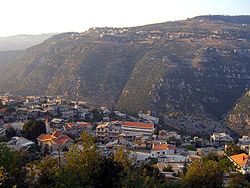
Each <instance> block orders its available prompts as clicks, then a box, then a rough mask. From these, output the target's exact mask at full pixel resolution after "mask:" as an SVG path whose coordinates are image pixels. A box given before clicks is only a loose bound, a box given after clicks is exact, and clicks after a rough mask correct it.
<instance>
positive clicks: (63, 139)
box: [52, 135, 72, 146]
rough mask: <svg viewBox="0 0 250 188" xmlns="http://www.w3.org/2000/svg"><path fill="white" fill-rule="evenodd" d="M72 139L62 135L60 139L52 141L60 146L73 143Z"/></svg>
mask: <svg viewBox="0 0 250 188" xmlns="http://www.w3.org/2000/svg"><path fill="white" fill-rule="evenodd" d="M71 140H72V139H71V138H70V137H68V136H67V135H62V136H61V137H60V138H53V139H52V141H53V142H54V143H55V144H56V145H59V146H62V145H64V144H65V143H66V142H68V141H71Z"/></svg>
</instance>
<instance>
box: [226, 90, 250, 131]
mask: <svg viewBox="0 0 250 188" xmlns="http://www.w3.org/2000/svg"><path fill="white" fill-rule="evenodd" d="M226 122H227V124H228V125H229V127H231V128H232V129H233V130H235V131H236V132H237V133H239V134H241V135H248V136H250V91H248V92H246V94H245V95H244V96H243V97H241V98H240V99H239V101H238V102H237V103H236V105H235V106H234V107H233V109H232V111H231V112H230V113H229V114H228V116H227V117H226Z"/></svg>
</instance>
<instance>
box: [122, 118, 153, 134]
mask: <svg viewBox="0 0 250 188" xmlns="http://www.w3.org/2000/svg"><path fill="white" fill-rule="evenodd" d="M154 130H155V128H154V124H151V123H142V122H128V121H127V122H123V123H122V132H123V133H125V134H130V135H135V136H150V137H151V136H152V135H153V133H154Z"/></svg>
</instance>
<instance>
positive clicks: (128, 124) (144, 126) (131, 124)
mask: <svg viewBox="0 0 250 188" xmlns="http://www.w3.org/2000/svg"><path fill="white" fill-rule="evenodd" d="M122 125H123V126H125V127H135V128H142V129H153V128H154V124H151V123H142V122H129V121H125V122H124V123H123V124H122Z"/></svg>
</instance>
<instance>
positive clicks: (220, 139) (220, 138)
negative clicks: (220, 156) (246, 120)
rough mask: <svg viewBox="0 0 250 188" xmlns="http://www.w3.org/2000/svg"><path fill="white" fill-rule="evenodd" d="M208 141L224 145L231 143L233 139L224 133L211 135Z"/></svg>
mask: <svg viewBox="0 0 250 188" xmlns="http://www.w3.org/2000/svg"><path fill="white" fill-rule="evenodd" d="M210 140H211V141H212V142H214V143H218V144H220V143H225V142H233V141H234V140H233V138H232V137H231V136H230V135H229V134H226V133H213V134H212V135H211V137H210Z"/></svg>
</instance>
